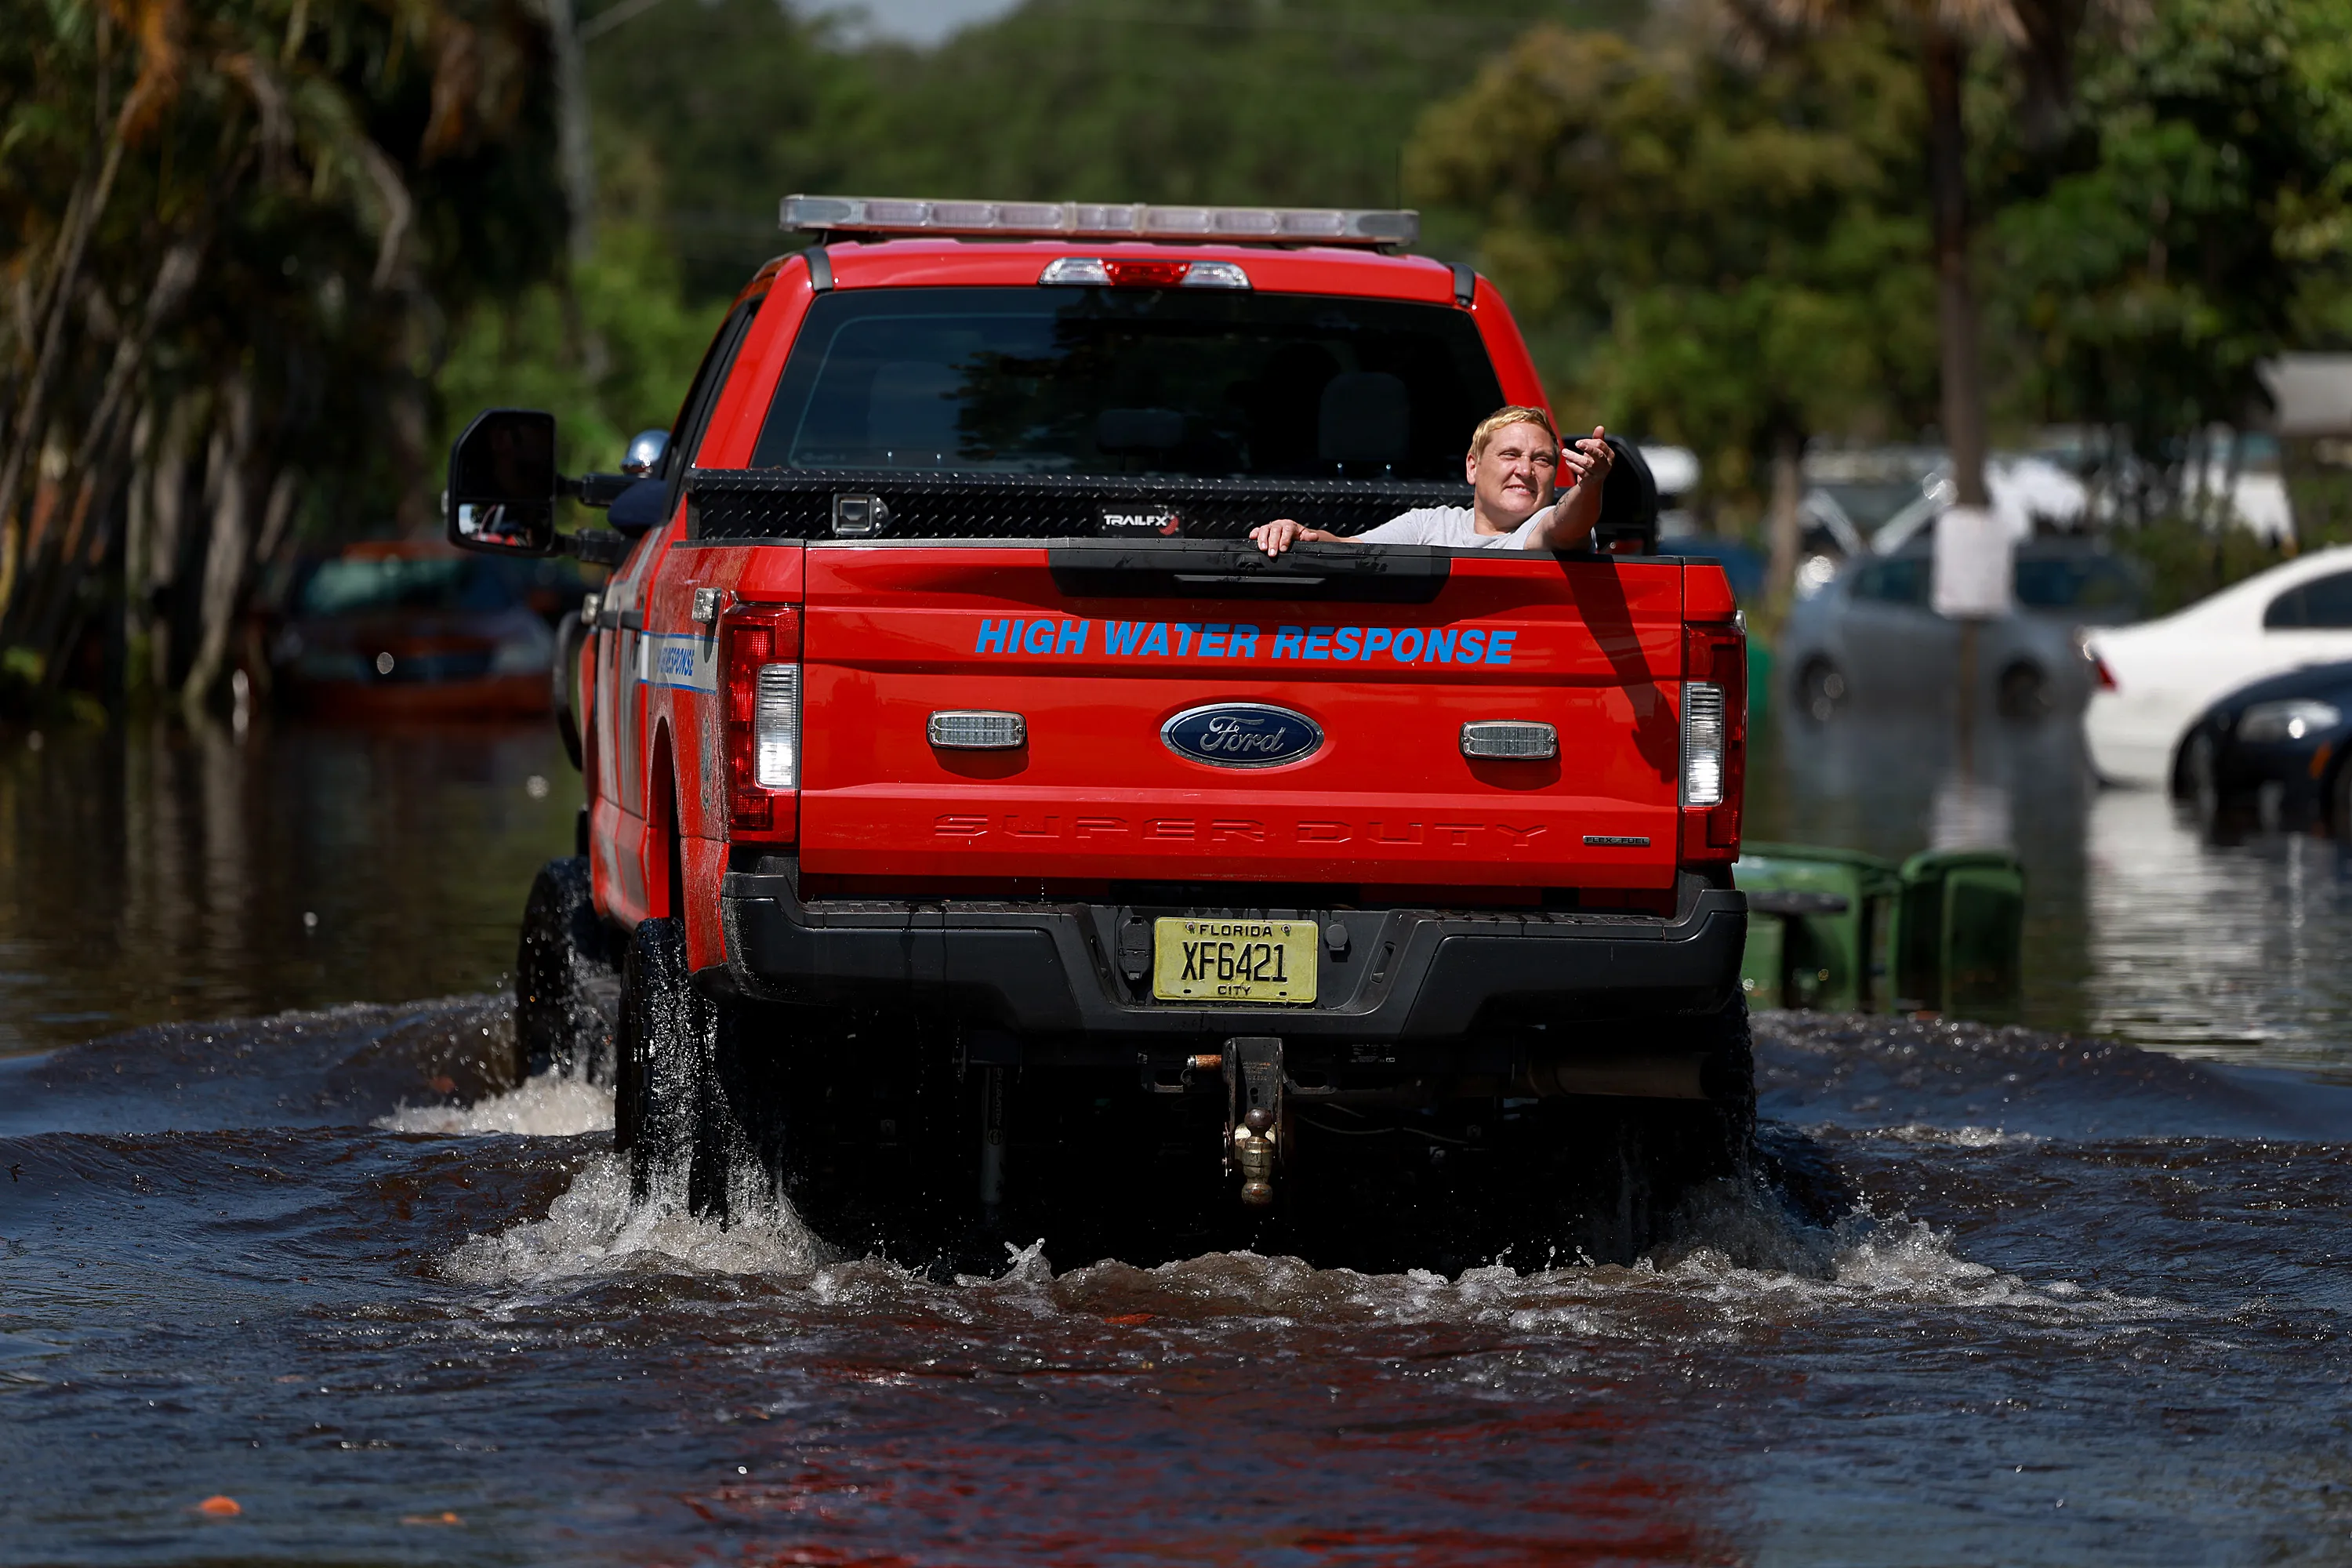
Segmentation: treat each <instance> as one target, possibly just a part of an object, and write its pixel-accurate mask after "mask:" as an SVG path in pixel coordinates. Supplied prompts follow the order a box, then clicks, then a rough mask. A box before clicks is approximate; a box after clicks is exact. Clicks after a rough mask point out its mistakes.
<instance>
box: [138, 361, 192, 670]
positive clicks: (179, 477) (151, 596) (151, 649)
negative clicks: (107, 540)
mask: <svg viewBox="0 0 2352 1568" xmlns="http://www.w3.org/2000/svg"><path fill="white" fill-rule="evenodd" d="M202 415H203V402H202V400H201V399H200V398H199V397H197V396H196V395H194V394H193V393H183V394H181V395H179V396H178V397H176V398H174V399H173V402H172V409H171V412H170V413H169V414H167V415H165V416H164V417H163V440H162V445H161V447H160V448H159V449H158V451H157V452H156V455H155V474H154V480H153V489H152V496H153V499H152V503H151V504H152V525H151V527H150V529H149V531H148V539H147V552H146V554H145V555H144V556H143V557H141V558H139V559H136V560H131V561H126V562H125V563H123V574H124V576H125V579H126V581H127V580H128V579H130V578H131V577H132V576H134V575H135V576H136V578H137V581H138V584H139V587H138V595H139V600H140V604H141V606H142V611H143V612H144V614H145V616H146V618H147V625H148V639H149V640H148V645H147V658H148V666H147V668H148V682H149V687H150V689H152V691H154V692H155V694H156V695H157V696H159V697H160V696H162V695H163V693H165V692H167V691H169V690H171V689H172V616H171V615H170V613H169V611H168V609H164V610H163V613H162V614H158V613H157V611H158V610H159V609H163V606H161V605H158V604H157V602H156V601H157V600H158V598H159V597H160V596H161V595H162V594H163V590H164V589H165V588H167V587H169V586H170V585H171V584H173V582H175V581H177V580H178V578H179V575H180V548H181V540H182V537H183V534H184V523H185V520H186V517H187V510H188V447H189V445H190V443H192V442H193V441H194V439H195V434H196V424H197V421H198V419H199V418H201V417H202ZM125 591H126V592H128V591H129V589H128V588H127V586H126V589H125Z"/></svg>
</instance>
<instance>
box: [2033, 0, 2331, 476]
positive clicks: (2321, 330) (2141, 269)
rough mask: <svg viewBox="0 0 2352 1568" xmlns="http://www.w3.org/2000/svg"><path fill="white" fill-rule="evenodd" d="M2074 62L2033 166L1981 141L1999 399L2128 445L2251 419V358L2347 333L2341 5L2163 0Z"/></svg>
mask: <svg viewBox="0 0 2352 1568" xmlns="http://www.w3.org/2000/svg"><path fill="white" fill-rule="evenodd" d="M2086 65H2087V69H2086V71H2085V73H2084V80H2083V85H2082V88H2081V89H2080V96H2079V107H2078V110H2077V113H2076V115H2075V117H2074V122H2073V123H2072V125H2071V126H2070V127H2069V131H2070V135H2069V138H2068V142H2067V144H2066V145H2065V146H2064V147H2063V149H2062V150H2061V152H2060V153H2059V154H2058V156H2057V157H2056V158H2055V159H2054V160H2053V165H2052V166H2051V167H2048V168H2040V167H2036V166H2034V165H2033V164H2032V163H2031V162H2029V161H2027V160H2025V159H2023V158H2021V156H2020V155H2019V153H2018V152H2017V150H2016V149H2014V148H2013V147H2009V148H2000V149H1997V150H1996V154H1995V155H1996V157H2000V158H2002V159H2004V160H2005V161H2006V162H2007V163H2009V164H2010V165H2011V168H2010V170H2009V171H2008V172H2009V174H2010V181H2011V189H2010V190H2009V191H2007V192H2006V193H2004V195H2006V196H2007V199H2006V200H2005V201H2004V202H2003V203H2002V205H2001V206H2000V211H1999V215H1998V218H1997V221H1996V225H1995V228H1994V235H1993V238H1992V241H1991V244H1990V256H1989V258H1988V259H1989V262H1990V267H1989V271H1990V274H1991V275H1992V276H1993V278H1994V279H1997V280H1998V281H1997V285H1996V294H1995V298H1996V299H1997V300H2000V303H2001V305H2002V307H2003V313H2004V317H2005V320H2004V321H2002V323H2001V328H2002V331H2003V335H2004V337H2005V339H2006V341H2007V342H2008V344H2009V345H2010V347H2011V352H2012V356H2013V357H2012V359H2011V363H2012V364H2013V366H2014V367H2015V370H2014V373H2013V374H2012V376H2011V385H2010V387H2009V389H2008V390H2009V400H2010V403H2011V408H2012V411H2013V413H2014V414H2015V415H2017V416H2023V417H2028V418H2033V419H2037V420H2042V421H2074V422H2081V423H2087V424H2094V425H2103V426H2120V427H2121V428H2122V429H2123V430H2125V431H2126V432H2128V434H2129V436H2130V437H2131V441H2132V444H2133V446H2134V447H2136V448H2137V450H2138V451H2140V452H2142V453H2154V452H2157V451H2159V450H2161V449H2162V447H2163V446H2164V444H2165V442H2166V441H2167V440H2168V438H2171V437H2178V436H2179V435H2181V434H2182V433H2184V432H2187V431H2191V430H2195V429H2198V428H2200V427H2201V426H2205V425H2207V424H2208V423H2212V422H2225V423H2228V424H2231V425H2243V424H2247V423H2252V422H2258V421H2259V418H2260V416H2261V412H2262V408H2263V402H2262V399H2263V394H2262V392H2261V390H2260V388H2259V386H2258V384H2257V383H2256V380H2255V375H2254V367H2255V364H2256V363H2257V362H2258V361H2260V360H2262V359H2264V358H2267V357H2268V356H2270V355H2272V354H2274V353H2278V352H2279V351H2280V350H2281V349H2283V348H2285V347H2290V346H2294V345H2295V344H2297V343H2308V342H2320V341H2324V340H2326V339H2330V338H2332V339H2335V340H2336V341H2338V342H2341V341H2343V340H2344V339H2345V337H2346V336H2347V333H2352V311H2347V302H2352V290H2347V283H2352V205H2347V198H2352V16H2347V12H2346V10H2345V8H2344V6H2343V5H2341V4H2340V3H2339V0H2164V4H2162V5H2159V6H2158V7H2156V8H2155V9H2154V10H2153V11H2152V12H2151V13H2150V14H2149V16H2147V17H2146V18H2145V19H2144V20H2143V21H2142V22H2141V23H2140V24H2139V25H2138V26H2135V27H2134V28H2133V29H2132V30H2131V31H2130V32H2128V33H2127V34H2126V35H2124V36H2123V37H2120V38H2118V39H2116V40H2115V41H2114V42H2113V43H2112V45H2111V46H2110V47H2107V48H2105V49H2104V50H2101V51H2098V52H2096V53H2095V54H2094V55H2093V56H2092V57H2091V58H2089V60H2088V61H2086Z"/></svg>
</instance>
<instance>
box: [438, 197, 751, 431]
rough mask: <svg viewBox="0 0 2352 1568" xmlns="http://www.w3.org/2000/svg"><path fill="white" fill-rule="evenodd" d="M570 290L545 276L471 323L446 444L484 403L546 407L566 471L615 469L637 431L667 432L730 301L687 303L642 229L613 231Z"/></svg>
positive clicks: (456, 358) (448, 381)
mask: <svg viewBox="0 0 2352 1568" xmlns="http://www.w3.org/2000/svg"><path fill="white" fill-rule="evenodd" d="M568 292H569V298H568V299H567V297H566V293H567V290H566V288H565V286H564V285H563V284H562V283H560V282H549V283H541V284H538V285H536V286H534V287H532V288H531V289H529V290H527V291H526V292H525V293H523V294H522V295H521V296H520V297H519V298H517V299H515V300H512V301H510V302H508V303H505V304H501V305H497V306H492V307H486V308H484V309H482V310H478V311H477V312H476V313H475V314H474V315H473V316H472V317H471V318H470V319H469V320H468V321H467V324H466V326H465V329H464V330H463V331H461V332H459V333H458V334H457V340H456V342H455V343H454V345H453V347H452V349H451V352H450V354H449V359H448V362H447V363H446V364H445V365H444V366H443V367H442V371H441V376H440V380H439V383H438V387H439V391H440V395H441V401H442V405H443V408H444V410H445V412H446V426H445V430H444V434H443V438H442V441H441V443H440V447H439V449H440V450H443V451H446V450H447V449H448V444H449V442H450V441H451V440H454V439H455V438H456V437H457V431H458V430H460V429H462V428H463V427H464V425H465V422H466V421H467V420H468V419H470V418H472V417H473V416H474V414H475V413H476V412H477V411H478V410H480V409H484V408H493V407H520V408H544V409H547V410H549V411H551V413H553V414H554V415H555V416H556V428H557V430H558V431H559V432H560V433H561V437H562V462H563V464H564V471H565V472H567V473H581V472H584V471H587V470H590V469H598V470H603V471H605V472H610V471H611V470H612V469H613V468H614V465H616V464H617V463H618V462H619V461H620V457H621V449H622V447H624V446H625V444H626V443H627V441H628V438H629V437H631V436H633V435H635V433H636V432H638V431H639V430H643V429H647V428H651V427H654V426H660V427H662V428H664V429H667V428H668V426H669V425H670V423H671V421H672V419H673V418H674V417H675V416H676V415H677V406H678V404H679V403H680V402H681V401H682V400H683V399H684V398H685V396H686V385H687V383H688V381H689V380H690V379H691V378H692V377H693V374H694V367H695V366H696V365H697V364H698V363H701V359H702V351H703V349H704V347H705V346H706V345H707V344H708V343H709V341H710V335H711V334H712V333H713V332H715V331H718V328H719V318H720V317H721V316H723V315H724V314H725V313H726V312H725V306H724V304H723V303H717V302H714V303H705V304H702V305H698V306H689V305H688V304H687V303H686V302H685V300H684V299H683V297H682V294H681V292H680V285H679V281H678V267H677V259H676V258H674V257H672V256H671V255H670V253H669V252H668V250H667V248H666V247H664V246H663V245H662V244H661V242H660V240H659V239H658V237H656V236H655V235H654V234H653V233H652V232H651V231H650V230H647V229H644V228H638V227H630V228H620V229H614V228H610V227H608V228H607V229H606V230H605V231H604V236H603V238H602V241H601V243H600V244H599V245H598V247H597V251H596V255H595V256H594V258H592V259H591V260H589V261H588V262H586V263H584V264H583V265H582V266H580V267H578V268H574V269H573V270H572V274H571V277H570V280H569V290H568Z"/></svg>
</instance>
